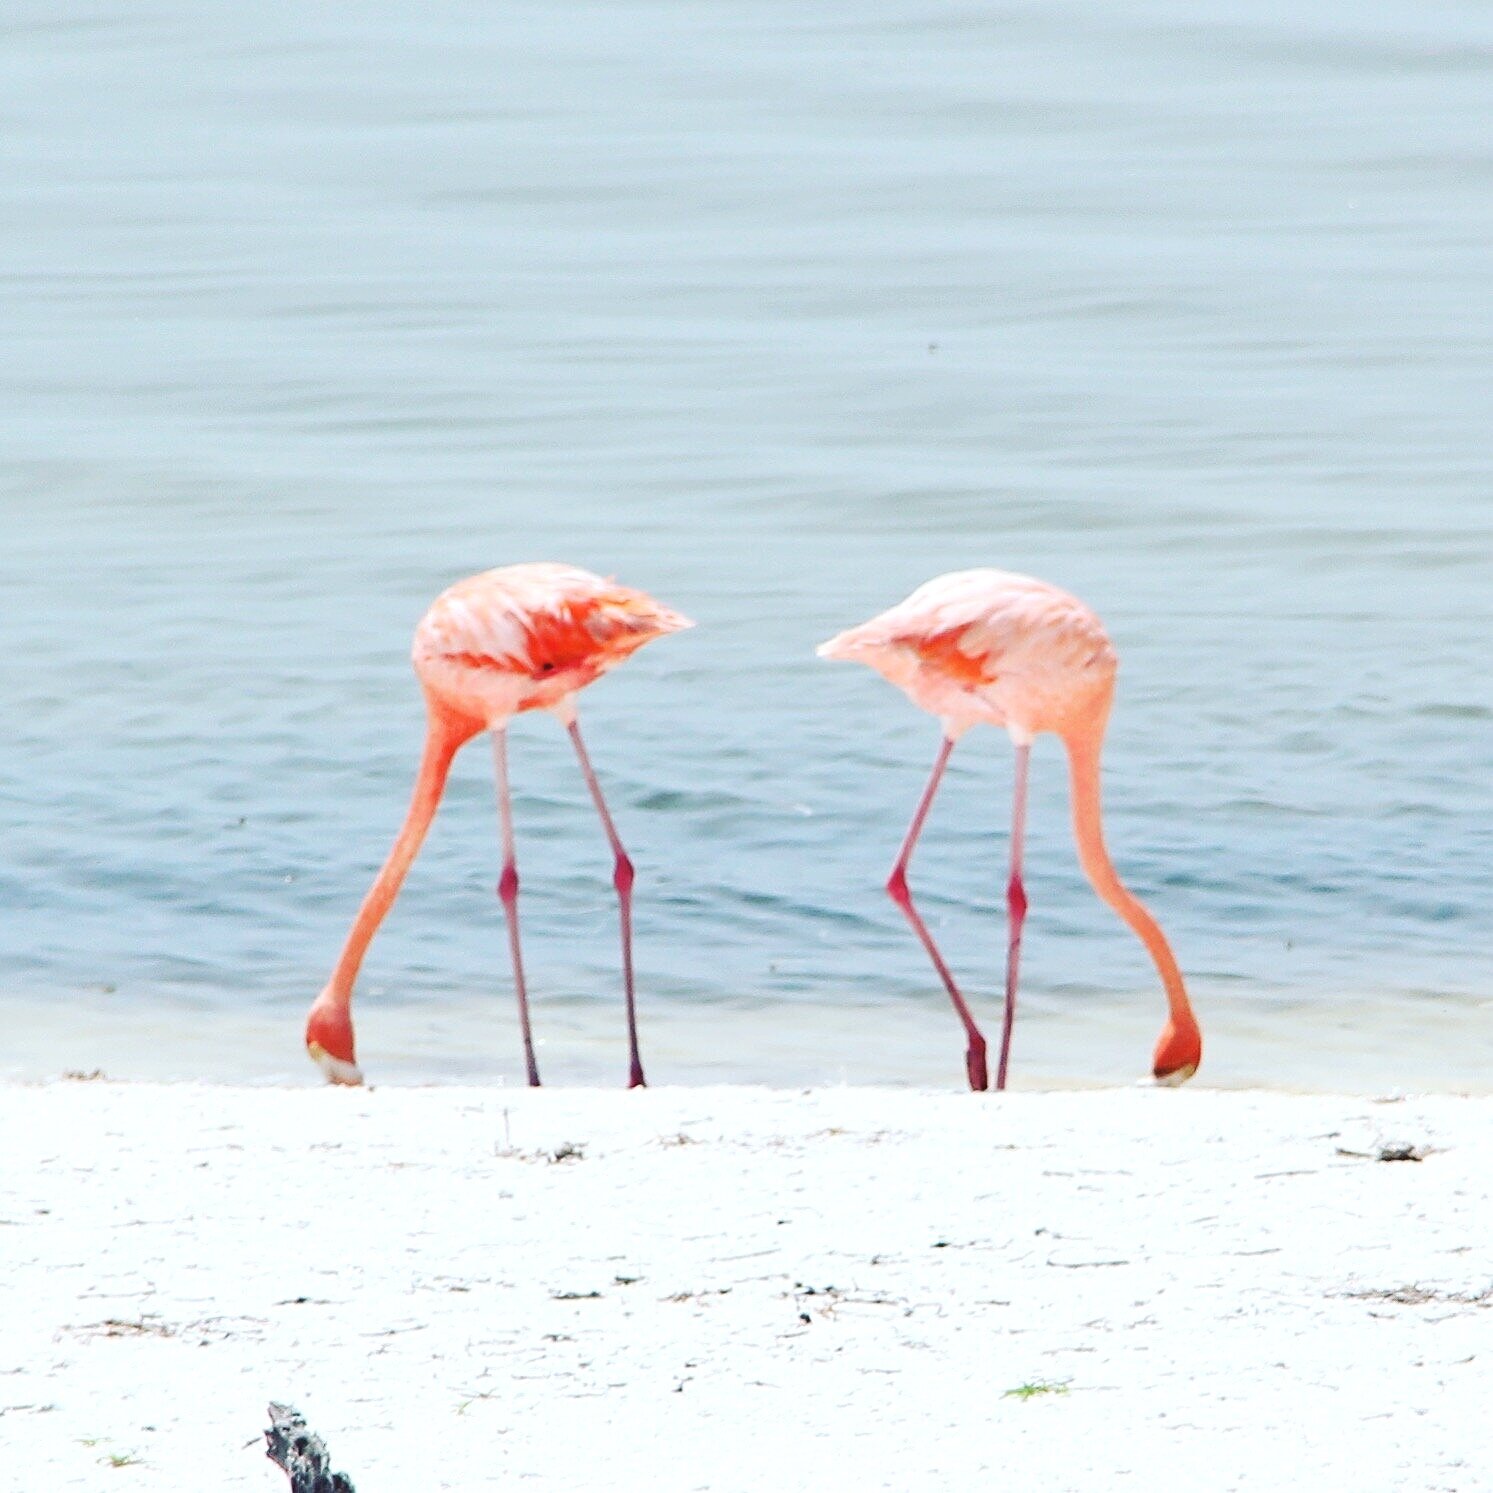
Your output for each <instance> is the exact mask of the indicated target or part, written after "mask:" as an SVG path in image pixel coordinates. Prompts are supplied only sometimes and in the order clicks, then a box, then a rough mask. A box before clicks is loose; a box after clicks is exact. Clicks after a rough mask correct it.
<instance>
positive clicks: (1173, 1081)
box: [1156, 1063, 1198, 1089]
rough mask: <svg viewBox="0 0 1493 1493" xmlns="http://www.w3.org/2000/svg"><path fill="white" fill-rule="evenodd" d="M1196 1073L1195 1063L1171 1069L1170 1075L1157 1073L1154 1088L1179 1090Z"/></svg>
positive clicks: (1196, 1066)
mask: <svg viewBox="0 0 1493 1493" xmlns="http://www.w3.org/2000/svg"><path fill="white" fill-rule="evenodd" d="M1197 1071H1198V1065H1197V1064H1196V1063H1184V1064H1183V1065H1182V1066H1181V1067H1180V1068H1173V1069H1172V1070H1171V1072H1170V1073H1158V1074H1157V1075H1156V1087H1157V1088H1159V1089H1180V1088H1181V1087H1182V1085H1183V1084H1184V1083H1186V1082H1187V1080H1188V1079H1189V1078H1191V1077H1192V1075H1193V1074H1194V1073H1196V1072H1197Z"/></svg>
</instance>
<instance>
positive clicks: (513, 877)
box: [492, 726, 539, 1089]
mask: <svg viewBox="0 0 1493 1493" xmlns="http://www.w3.org/2000/svg"><path fill="white" fill-rule="evenodd" d="M492 756H493V765H494V767H495V768H496V769H497V775H498V819H499V822H500V824H501V826H502V831H503V874H502V875H501V876H500V877H499V878H498V900H499V901H500V902H502V904H503V915H504V917H505V918H506V919H507V921H508V950H509V952H510V953H511V954H512V955H513V989H514V992H515V993H516V994H517V996H518V1024H519V1029H520V1031H521V1032H522V1033H523V1038H524V1067H525V1068H526V1069H527V1070H528V1076H529V1087H530V1088H531V1089H537V1088H538V1087H539V1065H538V1064H537V1063H536V1062H535V1061H534V1033H533V1032H532V1031H531V1030H530V1027H529V992H528V988H527V986H525V984H524V956H523V953H522V952H521V950H520V949H519V942H518V861H517V859H516V857H515V855H514V851H513V805H512V803H511V802H510V800H509V794H508V732H507V731H506V730H505V729H504V728H503V727H501V726H498V727H495V728H494V729H493V733H492Z"/></svg>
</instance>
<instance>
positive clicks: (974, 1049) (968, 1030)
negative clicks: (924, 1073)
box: [886, 737, 990, 1091]
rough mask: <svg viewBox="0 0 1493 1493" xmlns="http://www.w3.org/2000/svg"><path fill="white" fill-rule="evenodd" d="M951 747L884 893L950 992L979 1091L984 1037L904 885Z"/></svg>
mask: <svg viewBox="0 0 1493 1493" xmlns="http://www.w3.org/2000/svg"><path fill="white" fill-rule="evenodd" d="M953 750H954V743H953V741H952V740H951V739H950V738H949V737H945V738H944V741H943V745H942V746H941V747H939V749H938V757H937V759H936V760H935V762H934V764H933V773H932V776H930V777H929V779H928V786H927V787H926V788H925V789H923V796H922V798H920V799H919V800H918V806H917V808H916V809H915V810H914V811H913V816H912V823H911V824H910V825H908V827H907V837H906V839H904V840H903V842H902V849H901V851H900V852H899V853H898V856H897V863H896V865H894V866H893V867H892V874H891V875H890V876H889V877H888V878H887V884H886V889H887V895H888V896H890V897H891V899H892V901H893V902H895V903H896V904H897V906H898V907H900V908H901V909H902V913H903V916H904V917H906V919H907V921H908V922H909V923H911V924H912V931H913V932H914V933H916V934H917V936H918V938H919V939H920V940H921V942H922V945H923V947H924V948H925V949H927V951H928V957H929V958H930V959H931V960H932V961H933V967H934V969H936V970H937V971H938V976H939V978H940V979H941V980H942V981H943V983H944V989H945V990H947V991H948V992H949V999H950V1000H951V1001H953V1002H954V1010H955V1013H956V1014H957V1015H958V1017H959V1020H960V1021H962V1022H963V1023H964V1030H965V1034H966V1035H967V1036H968V1038H969V1049H968V1051H967V1052H966V1053H965V1058H964V1065H965V1069H966V1071H967V1072H968V1073H969V1086H970V1088H972V1089H975V1090H977V1091H978V1090H980V1089H985V1088H988V1087H989V1085H990V1080H989V1077H988V1076H987V1073H986V1069H985V1038H984V1037H983V1036H982V1035H981V1034H980V1029H979V1027H977V1026H976V1025H975V1019H974V1017H973V1016H971V1015H970V1011H969V1006H968V1005H967V1004H966V1003H965V1000H964V997H963V996H962V995H960V993H959V987H958V986H957V985H956V984H955V983H954V976H953V975H952V974H951V973H950V972H949V966H948V965H947V964H945V963H944V958H943V955H942V954H940V953H939V952H938V945H937V944H935V943H934V942H933V935H932V934H931V933H930V932H929V931H928V925H927V924H926V923H925V922H924V921H923V919H922V918H921V917H920V916H919V914H918V910H917V908H916V907H914V906H913V905H912V893H911V892H910V891H909V890H908V887H907V864H908V862H909V861H910V860H911V859H912V852H913V847H914V846H915V845H916V844H917V842H918V836H919V835H920V834H921V833H922V832H923V821H924V820H925V819H926V818H927V817H928V810H929V809H930V808H931V807H932V806H933V795H934V794H935V793H937V792H938V785H939V782H940V781H941V780H942V778H943V773H944V768H945V767H947V766H948V764H949V753H950V752H952V751H953Z"/></svg>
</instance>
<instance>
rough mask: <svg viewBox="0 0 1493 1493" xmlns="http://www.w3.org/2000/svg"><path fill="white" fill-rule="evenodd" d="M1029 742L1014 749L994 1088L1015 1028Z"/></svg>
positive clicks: (1002, 1076) (1000, 1081)
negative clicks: (1005, 937)
mask: <svg viewBox="0 0 1493 1493" xmlns="http://www.w3.org/2000/svg"><path fill="white" fill-rule="evenodd" d="M1031 759H1032V748H1031V743H1030V742H1018V743H1017V745H1016V787H1015V790H1014V792H1013V794H1012V799H1011V879H1010V880H1009V881H1008V882H1007V883H1006V912H1007V917H1008V926H1009V929H1010V932H1009V941H1008V942H1007V944H1006V1014H1005V1018H1004V1020H1003V1021H1002V1023H1001V1055H1000V1062H999V1063H998V1064H997V1065H996V1069H995V1086H996V1088H997V1089H1003V1088H1005V1086H1006V1065H1007V1064H1008V1063H1009V1061H1010V1058H1011V1028H1012V1027H1013V1026H1014V1025H1015V1024H1016V981H1017V977H1018V975H1019V974H1020V971H1021V927H1022V924H1023V923H1025V922H1026V888H1025V887H1024V886H1023V885H1022V882H1021V860H1022V853H1023V851H1024V850H1025V848H1026V784H1027V769H1028V767H1029V766H1030V765H1031Z"/></svg>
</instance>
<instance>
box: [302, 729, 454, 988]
mask: <svg viewBox="0 0 1493 1493" xmlns="http://www.w3.org/2000/svg"><path fill="white" fill-rule="evenodd" d="M481 729H482V727H481V723H480V722H473V721H467V720H464V719H462V718H460V717H456V716H453V715H451V714H449V713H448V712H446V711H444V710H441V709H439V708H438V707H436V706H432V707H431V710H430V721H429V728H428V730H427V732H426V736H425V750H424V751H423V753H422V754H421V757H420V770H419V773H418V775H417V776H416V778H415V789H414V793H413V794H412V796H411V798H410V806H409V810H408V812H407V813H406V814H405V816H404V823H403V825H402V826H401V827H400V830H399V836H398V838H397V839H396V840H395V841H394V846H393V848H392V849H391V850H390V851H389V856H388V859H387V860H386V861H385V862H384V864H383V869H382V870H380V871H379V873H378V876H377V877H376V878H375V879H374V882H373V885H372V886H371V887H370V888H369V889H368V895H367V896H365V897H364V898H363V905H362V906H361V907H359V908H358V915H357V917H355V918H354V919H353V925H352V927H351V928H350V929H349V930H348V935H347V942H346V943H345V944H344V945H343V947H342V955H341V957H340V958H339V959H338V960H337V967H336V968H335V969H334V970H333V971H332V978H331V979H330V980H329V981H328V982H327V993H328V994H329V995H330V996H331V997H332V998H333V999H334V1000H335V1001H336V1002H337V1003H338V1004H339V1005H342V1006H346V1005H347V1003H348V1002H349V1001H350V1000H351V999H352V989H353V982H354V981H355V980H356V979H357V977H358V969H359V966H360V965H361V964H362V963H363V955H364V954H365V953H366V952H367V951H368V945H369V943H371V942H372V940H373V935H374V934H375V933H376V932H377V931H378V926H379V924H380V923H381V922H383V920H384V917H385V915H386V914H387V913H388V911H389V908H390V907H391V906H392V905H393V903H394V899H395V897H397V896H398V895H399V888H400V887H401V886H402V885H403V883H404V878H405V876H406V874H407V873H408V871H409V868H410V865H411V863H412V862H413V861H414V859H415V856H416V855H417V854H418V853H419V849H420V846H421V844H422V843H423V841H424V839H425V834H426V831H427V830H428V829H429V828H430V822H431V820H432V819H434V818H435V811H436V807H437V805H438V804H439V803H440V801H441V795H442V793H444V792H445V788H446V779H447V777H448V776H449V774H450V772H451V761H452V758H454V757H455V756H456V753H457V749H458V748H459V747H460V746H461V745H462V744H463V743H464V742H466V741H468V740H469V739H470V738H471V737H473V736H475V735H476V734H477V732H478V731H479V730H481Z"/></svg>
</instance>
